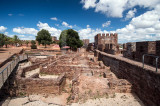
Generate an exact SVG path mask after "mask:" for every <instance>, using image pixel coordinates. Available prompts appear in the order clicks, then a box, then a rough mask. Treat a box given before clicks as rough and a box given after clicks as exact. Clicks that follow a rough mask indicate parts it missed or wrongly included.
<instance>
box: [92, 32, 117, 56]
mask: <svg viewBox="0 0 160 106" xmlns="http://www.w3.org/2000/svg"><path fill="white" fill-rule="evenodd" d="M95 49H98V50H100V51H104V52H106V53H110V54H117V53H118V52H119V46H118V34H117V33H115V34H113V33H111V34H109V33H107V34H105V33H103V34H97V35H96V36H95Z"/></svg>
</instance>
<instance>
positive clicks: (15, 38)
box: [13, 35, 20, 47]
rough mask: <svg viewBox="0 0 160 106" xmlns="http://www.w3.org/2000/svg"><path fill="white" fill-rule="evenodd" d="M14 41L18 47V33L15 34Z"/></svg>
mask: <svg viewBox="0 0 160 106" xmlns="http://www.w3.org/2000/svg"><path fill="white" fill-rule="evenodd" d="M13 41H14V44H15V45H16V47H17V46H18V43H19V41H20V39H19V38H18V36H17V35H14V36H13Z"/></svg>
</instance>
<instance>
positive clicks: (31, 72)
mask: <svg viewBox="0 0 160 106" xmlns="http://www.w3.org/2000/svg"><path fill="white" fill-rule="evenodd" d="M39 71H40V68H37V69H35V70H32V71H28V72H26V73H25V77H26V78H28V77H30V76H32V75H33V74H36V73H39Z"/></svg>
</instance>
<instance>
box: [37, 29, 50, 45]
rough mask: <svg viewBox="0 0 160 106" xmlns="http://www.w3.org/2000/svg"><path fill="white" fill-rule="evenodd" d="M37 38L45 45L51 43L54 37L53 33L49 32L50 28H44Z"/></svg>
mask: <svg viewBox="0 0 160 106" xmlns="http://www.w3.org/2000/svg"><path fill="white" fill-rule="evenodd" d="M36 40H37V41H38V43H39V44H42V45H43V46H45V48H46V45H50V44H51V43H52V37H51V34H50V33H49V32H48V30H45V29H42V30H41V31H39V32H38V33H37V36H36Z"/></svg>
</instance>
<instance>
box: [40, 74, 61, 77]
mask: <svg viewBox="0 0 160 106" xmlns="http://www.w3.org/2000/svg"><path fill="white" fill-rule="evenodd" d="M58 77H59V76H58V75H46V74H39V78H58Z"/></svg>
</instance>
